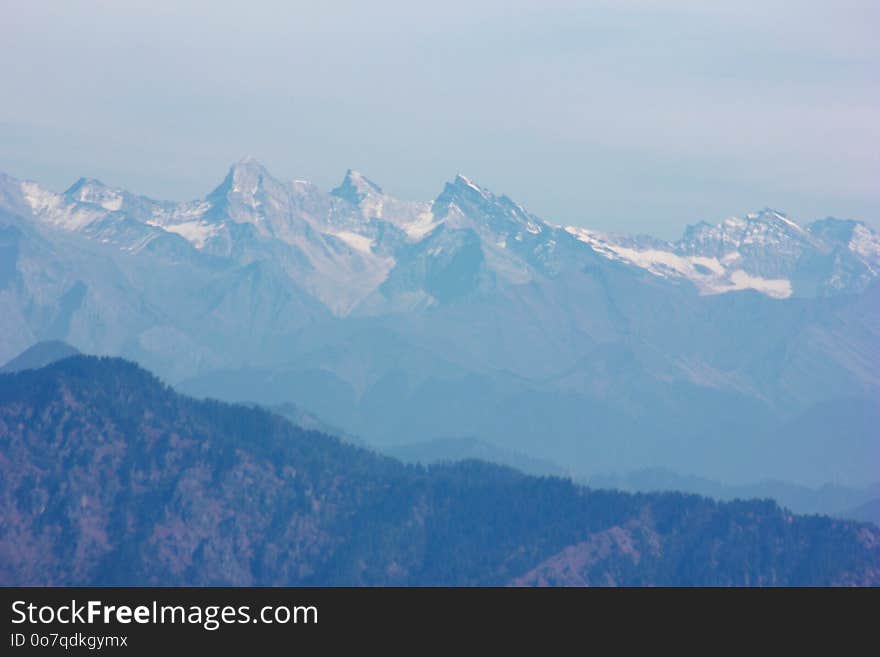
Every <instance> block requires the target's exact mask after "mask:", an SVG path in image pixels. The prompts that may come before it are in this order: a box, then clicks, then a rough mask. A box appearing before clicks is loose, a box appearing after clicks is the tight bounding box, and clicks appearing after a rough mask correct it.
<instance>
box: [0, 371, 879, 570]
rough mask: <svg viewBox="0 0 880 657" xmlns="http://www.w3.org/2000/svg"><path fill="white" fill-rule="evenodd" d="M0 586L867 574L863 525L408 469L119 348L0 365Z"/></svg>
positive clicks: (687, 499) (762, 508)
mask: <svg viewBox="0 0 880 657" xmlns="http://www.w3.org/2000/svg"><path fill="white" fill-rule="evenodd" d="M0 445H2V450H3V458H2V459H0V517H2V519H3V522H2V523H0V555H2V558H0V584H3V585H13V584H27V585H49V584H51V585H65V584H90V585H92V584H93V585H105V584H121V585H222V584H230V585H415V584H419V585H501V584H516V585H519V584H525V585H533V584H534V585H541V584H553V585H585V584H588V585H685V584H688V585H785V584H797V585H801V584H803V585H832V584H841V585H878V584H880V528H877V527H873V526H871V525H868V524H860V523H856V522H851V521H842V520H835V519H832V518H826V517H820V516H810V517H801V516H796V515H793V514H791V513H789V512H787V511H784V510H782V509H780V508H779V507H778V506H776V504H774V503H773V502H770V501H751V502H742V501H738V502H729V503H719V502H715V501H712V500H709V499H705V498H701V497H697V496H694V495H682V494H676V493H660V494H629V493H622V492H615V491H601V490H590V489H587V488H584V487H581V486H578V485H575V484H574V483H572V482H571V481H568V480H563V479H559V478H553V477H548V478H538V477H531V476H527V475H524V474H521V473H519V472H516V471H515V470H512V469H508V468H504V467H499V466H494V465H489V464H486V463H482V462H479V461H467V462H462V463H458V464H454V465H443V466H434V467H429V468H423V467H418V466H406V465H403V464H401V463H400V462H398V461H395V460H393V459H391V458H387V457H382V456H379V455H377V454H374V453H372V452H369V451H367V450H364V449H361V448H358V447H355V446H352V445H347V444H344V443H342V442H340V441H339V440H337V439H335V438H332V437H329V436H326V435H323V434H320V433H317V432H313V431H306V430H303V429H302V428H299V427H296V426H294V425H293V424H291V423H290V422H288V421H287V420H285V419H284V418H282V417H281V416H279V415H276V414H273V413H270V412H268V411H265V410H263V409H260V408H256V407H253V406H235V405H228V404H224V403H220V402H216V401H197V400H194V399H191V398H188V397H184V396H182V395H179V394H178V393H176V392H175V391H174V390H173V389H171V388H169V387H168V386H166V385H164V384H162V383H161V382H160V381H159V380H158V379H156V378H155V377H153V376H152V375H151V374H149V373H148V372H146V371H145V370H143V369H141V368H140V367H138V366H136V365H134V364H132V363H130V362H127V361H124V360H120V359H112V358H96V357H89V356H75V357H71V358H66V359H64V360H61V361H57V362H55V363H53V364H51V365H48V366H47V367H44V368H42V369H38V370H25V371H21V372H18V373H14V374H3V375H0Z"/></svg>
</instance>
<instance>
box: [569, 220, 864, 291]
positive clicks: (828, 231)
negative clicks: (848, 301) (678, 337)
mask: <svg viewBox="0 0 880 657" xmlns="http://www.w3.org/2000/svg"><path fill="white" fill-rule="evenodd" d="M568 230H569V231H570V232H571V233H572V234H573V235H575V236H576V237H577V238H578V239H580V240H582V241H584V242H585V243H587V244H589V245H590V246H592V247H593V248H594V249H596V250H597V251H598V252H600V253H602V254H604V255H605V256H607V257H609V258H612V259H618V260H620V261H622V262H627V263H629V264H632V265H636V266H638V267H642V268H644V269H646V270H647V271H650V272H651V273H653V274H655V275H657V276H663V277H670V278H684V279H687V280H690V281H692V282H693V283H694V284H695V285H696V286H697V288H698V289H699V290H700V292H701V293H703V294H719V293H723V292H730V291H734V290H742V289H755V290H757V291H759V292H763V293H764V294H766V295H767V296H770V297H774V298H780V299H784V298H786V297H790V296H792V295H793V294H795V295H798V296H816V295H827V294H834V293H854V292H859V291H861V290H863V289H864V288H865V287H866V286H867V285H868V284H870V283H871V282H872V281H873V280H874V279H876V277H877V275H878V273H880V257H878V240H880V236H878V234H877V233H876V232H875V231H873V230H871V229H870V228H868V227H867V226H865V224H863V223H861V222H856V221H845V220H840V219H834V218H828V219H824V220H822V221H817V222H814V223H812V224H809V225H808V226H806V227H805V228H804V227H801V226H800V225H799V224H797V223H795V222H794V221H792V220H791V219H789V218H788V217H787V216H786V215H785V214H783V213H782V212H779V211H776V210H771V209H768V208H765V209H764V210H761V211H760V212H757V213H750V214H747V215H745V216H744V217H742V218H739V217H730V218H728V219H725V220H724V221H722V222H721V223H719V224H714V225H713V224H709V223H706V222H701V223H699V224H696V225H692V226H688V228H687V230H686V231H685V233H684V236H683V237H682V238H681V239H680V240H679V241H677V242H674V243H671V242H663V241H660V240H655V239H651V238H629V237H620V236H614V235H608V234H604V233H600V232H597V231H592V230H588V229H585V228H569V229H568Z"/></svg>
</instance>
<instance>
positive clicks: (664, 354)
mask: <svg viewBox="0 0 880 657" xmlns="http://www.w3.org/2000/svg"><path fill="white" fill-rule="evenodd" d="M878 272H880V238H878V234H877V233H876V232H875V231H874V230H872V229H871V228H869V227H868V226H866V225H865V224H862V223H859V222H855V221H843V220H837V219H824V220H821V221H817V222H814V223H811V224H807V225H802V224H799V223H798V222H796V221H794V220H792V219H790V218H788V217H786V216H785V215H784V214H783V213H781V212H776V211H772V210H765V211H762V212H759V213H755V214H751V215H746V216H744V217H742V218H730V219H727V220H724V221H722V222H720V223H717V224H708V223H700V224H697V225H695V226H691V227H689V228H688V229H687V230H686V231H685V233H684V235H683V237H682V239H680V240H678V241H677V242H666V241H663V240H658V239H654V238H651V237H644V236H636V237H624V236H616V235H609V234H605V233H601V232H598V231H592V230H589V229H586V228H581V227H563V226H558V225H555V224H553V223H551V222H549V221H546V220H544V219H542V218H540V217H537V216H535V215H534V214H532V213H530V212H529V211H528V210H526V209H524V208H523V207H522V206H520V205H519V204H518V203H517V202H516V201H514V200H512V199H511V198H509V197H507V196H505V195H496V194H494V193H493V192H491V191H490V190H488V189H486V188H484V187H482V186H480V185H479V184H478V183H476V182H474V181H472V180H470V179H469V178H467V177H465V176H463V175H458V176H455V177H454V178H453V179H452V180H451V181H450V182H448V183H446V184H445V185H444V187H443V188H442V190H441V191H440V193H439V194H438V196H437V197H436V198H435V199H434V200H433V201H405V200H400V199H397V198H395V197H393V196H392V195H390V194H388V193H387V192H386V191H385V190H384V189H383V188H382V187H381V186H380V185H378V184H376V183H375V182H373V181H372V180H370V179H369V178H367V177H366V176H364V175H363V174H361V173H358V172H356V171H348V172H347V173H346V174H345V176H344V178H343V180H342V182H341V183H340V184H339V185H338V186H337V187H335V188H334V189H333V190H331V191H329V192H328V191H324V190H322V189H320V188H318V187H317V186H315V185H313V184H311V183H309V182H307V181H303V180H290V181H284V180H281V179H278V178H276V177H274V176H272V175H271V174H270V173H269V172H268V171H267V170H266V169H265V168H264V167H263V166H262V165H260V164H259V163H258V162H256V161H255V160H253V159H252V158H246V159H244V160H242V161H240V162H237V163H235V164H234V165H233V166H232V167H231V168H230V169H229V171H228V173H227V175H226V176H225V178H224V179H223V180H222V182H221V183H220V184H219V185H218V186H217V187H216V188H215V189H214V190H213V191H211V192H210V193H208V194H207V195H206V196H205V197H204V198H201V199H197V200H192V201H187V202H171V201H160V200H153V199H149V198H146V197H143V196H139V195H137V194H133V193H130V192H127V191H125V190H123V189H119V188H115V187H112V186H110V185H106V184H103V183H101V182H99V181H97V180H93V179H81V180H79V181H77V182H76V183H75V184H74V185H72V186H71V187H70V188H69V189H67V190H66V191H64V192H62V193H56V192H52V191H50V190H47V189H46V188H44V187H42V186H41V185H39V184H38V183H35V182H30V181H22V180H18V179H15V178H12V177H10V176H7V175H2V174H0V360H8V359H9V358H12V357H13V356H15V355H16V354H18V353H21V352H22V351H23V350H24V349H26V348H27V347H28V346H30V345H32V344H34V343H36V342H39V341H41V340H52V339H58V340H64V341H66V342H68V343H70V344H72V345H74V346H75V347H77V348H78V349H80V350H81V351H83V352H86V353H106V354H112V355H121V356H125V357H127V358H130V359H133V360H136V361H138V362H140V363H142V364H144V365H145V366H147V367H148V368H150V369H152V370H154V371H157V372H158V373H160V374H161V375H162V376H163V377H165V378H166V379H167V380H168V381H170V382H174V383H176V384H179V385H180V386H182V387H183V388H184V389H185V390H187V391H189V392H192V393H194V394H201V395H210V396H215V397H221V398H228V399H237V400H248V401H260V402H264V403H271V404H281V403H288V402H295V403H297V404H298V405H299V406H300V407H302V408H304V409H306V410H308V411H309V412H311V413H314V414H315V415H316V416H318V417H321V418H322V420H324V421H326V422H329V423H331V424H333V425H335V426H339V427H341V428H342V429H343V430H345V431H347V432H349V433H351V434H352V435H358V436H361V437H363V438H365V439H366V440H368V441H372V442H375V443H377V444H378V443H381V442H384V443H385V444H395V443H405V442H412V441H424V440H430V439H433V438H449V437H455V436H480V438H481V439H483V440H487V441H489V442H494V443H496V444H498V445H501V446H503V447H505V448H510V449H515V450H518V451H521V452H523V453H526V454H530V455H532V456H537V457H540V458H544V459H550V460H555V461H556V462H557V463H561V464H567V465H569V466H570V467H571V468H572V469H574V470H577V471H579V472H581V473H586V472H588V471H608V470H617V469H637V468H640V467H647V466H651V467H656V466H660V465H664V466H668V467H670V468H672V469H676V470H679V471H690V472H695V473H698V474H702V475H707V476H714V477H717V478H722V479H723V478H725V477H726V476H727V475H732V476H733V475H738V474H742V473H743V472H744V470H743V468H753V466H754V463H755V458H754V453H755V450H757V451H761V450H764V451H766V455H765V456H766V458H765V459H764V460H763V461H761V462H762V463H766V467H767V469H766V471H765V472H762V473H756V472H753V471H749V472H748V473H747V479H749V480H751V479H754V478H755V477H756V476H759V475H762V476H763V475H766V476H783V475H785V474H786V472H788V471H790V472H793V473H794V474H793V475H792V478H793V479H795V480H806V479H808V478H812V479H813V480H814V481H820V482H822V481H828V480H830V479H833V478H840V477H850V478H853V479H854V480H855V479H862V480H866V479H869V477H868V475H867V474H866V472H867V470H868V469H869V467H870V464H871V463H874V462H876V459H875V458H874V456H875V452H876V449H877V444H876V441H875V440H873V438H872V436H873V434H872V433H871V432H872V431H873V429H872V427H873V426H874V425H875V424H876V422H875V419H876V420H877V421H880V419H877V418H876V417H875V416H876V412H875V411H876V404H875V403H873V401H872V400H873V399H874V396H875V395H876V394H878V393H880V374H878V372H880V369H878V368H877V367H876V366H875V365H876V363H877V362H880V351H878V349H880V316H878V315H877V313H878V312H880V303H878V300H877V295H878V293H880V292H878V290H880V284H878V283H877V277H878ZM791 427H795V428H791ZM783 428H784V429H785V433H784V434H783V433H780V434H779V435H786V436H794V435H797V436H799V440H801V441H802V442H801V444H798V445H797V446H796V447H797V449H795V446H794V445H788V446H787V447H786V448H785V449H783V448H781V447H780V446H779V443H778V440H777V439H776V438H775V437H774V436H776V435H777V433H778V432H782V431H783ZM789 429H790V430H789ZM774 432H776V433H774ZM831 435H833V436H836V438H835V440H839V441H841V443H840V444H838V445H836V446H835V449H834V454H835V456H834V458H826V457H825V456H824V455H825V454H826V453H827V451H828V446H827V442H826V441H827V439H828V437H829V436H831ZM777 448H778V449H777ZM743 450H752V451H751V452H749V457H748V458H747V459H743V458H740V459H739V460H737V459H738V458H739V456H741V454H742V453H744V452H743ZM762 453H763V452H762ZM816 454H822V455H823V456H821V457H820V456H816ZM658 459H660V460H658ZM661 460H662V462H661Z"/></svg>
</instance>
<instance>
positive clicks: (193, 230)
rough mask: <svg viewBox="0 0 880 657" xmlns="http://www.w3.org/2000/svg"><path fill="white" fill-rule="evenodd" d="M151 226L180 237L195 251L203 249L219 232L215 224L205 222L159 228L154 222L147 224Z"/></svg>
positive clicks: (189, 222)
mask: <svg viewBox="0 0 880 657" xmlns="http://www.w3.org/2000/svg"><path fill="white" fill-rule="evenodd" d="M147 223H148V224H149V225H151V226H158V227H159V228H162V229H163V230H165V231H167V232H169V233H175V234H176V235H180V236H181V237H182V238H183V239H185V240H186V241H187V242H189V243H190V244H192V245H193V246H194V247H196V248H197V249H203V248H204V247H205V244H206V243H207V242H208V240H209V239H211V238H212V237H213V236H214V235H216V234H217V232H218V231H219V230H220V226H218V225H217V224H209V223H207V222H205V221H183V222H181V223H178V224H166V225H164V226H160V225H159V224H158V223H156V222H154V221H148V222H147Z"/></svg>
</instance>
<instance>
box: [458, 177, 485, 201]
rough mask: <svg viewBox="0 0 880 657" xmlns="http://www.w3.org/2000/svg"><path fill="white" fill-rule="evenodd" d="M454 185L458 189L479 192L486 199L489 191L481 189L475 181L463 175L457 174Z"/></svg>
mask: <svg viewBox="0 0 880 657" xmlns="http://www.w3.org/2000/svg"><path fill="white" fill-rule="evenodd" d="M452 184H453V185H454V186H456V187H460V188H468V189H471V190H473V191H475V192H477V193H478V194H479V195H480V196H484V197H485V196H486V195H487V193H488V192H487V190H485V189H483V188H482V187H480V186H479V185H478V184H476V183H475V182H474V181H473V180H471V179H470V178H468V177H467V176H466V175H464V174H463V173H457V174H455V180H454V181H453V183H452Z"/></svg>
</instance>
